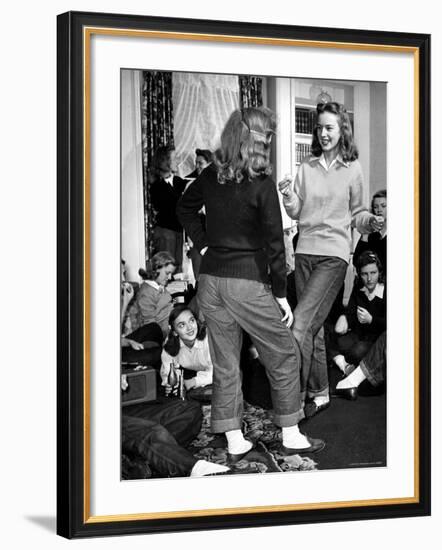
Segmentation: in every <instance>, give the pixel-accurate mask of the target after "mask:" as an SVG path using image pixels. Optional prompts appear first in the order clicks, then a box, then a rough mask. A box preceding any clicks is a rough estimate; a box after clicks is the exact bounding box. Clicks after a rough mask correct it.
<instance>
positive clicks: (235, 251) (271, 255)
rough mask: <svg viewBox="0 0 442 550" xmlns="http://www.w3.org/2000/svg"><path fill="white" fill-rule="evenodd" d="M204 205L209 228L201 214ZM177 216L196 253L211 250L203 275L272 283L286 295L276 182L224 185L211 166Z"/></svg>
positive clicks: (185, 197)
mask: <svg viewBox="0 0 442 550" xmlns="http://www.w3.org/2000/svg"><path fill="white" fill-rule="evenodd" d="M203 205H205V209H206V216H207V218H206V228H204V227H203V225H202V224H201V220H200V217H199V216H198V211H199V210H200V208H201V207H202V206H203ZM177 215H178V219H179V220H180V222H181V223H182V225H183V227H184V228H185V230H186V232H187V233H188V235H189V236H190V238H191V239H192V241H193V242H194V244H195V246H196V247H197V249H198V250H200V251H201V249H203V248H204V247H205V246H208V247H209V248H208V250H207V252H206V254H205V255H204V256H203V260H202V264H201V269H200V273H201V274H203V273H205V274H208V275H215V276H218V277H232V278H239V279H249V280H255V281H261V282H263V283H271V285H272V291H273V294H274V295H275V296H277V297H279V298H283V297H285V296H286V260H285V248H284V238H283V231H282V219H281V210H280V206H279V200H278V194H277V191H276V185H275V183H274V181H273V180H272V179H271V178H269V177H267V176H263V177H258V178H256V179H254V180H252V181H250V180H249V179H247V178H245V179H244V180H243V181H242V182H241V183H234V182H226V183H224V184H220V183H218V178H217V172H216V168H215V167H213V166H212V165H211V166H209V167H208V168H206V170H204V172H203V173H202V174H201V175H200V177H198V178H197V179H196V180H195V181H194V182H193V183H192V184H191V185H190V186H189V188H188V189H187V191H186V192H185V193H184V195H183V196H182V197H181V199H180V200H179V202H178V206H177Z"/></svg>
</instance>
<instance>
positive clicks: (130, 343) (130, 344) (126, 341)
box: [121, 336, 144, 351]
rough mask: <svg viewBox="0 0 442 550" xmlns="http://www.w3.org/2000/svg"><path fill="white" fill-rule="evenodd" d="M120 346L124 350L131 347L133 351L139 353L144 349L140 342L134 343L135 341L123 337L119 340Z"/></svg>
mask: <svg viewBox="0 0 442 550" xmlns="http://www.w3.org/2000/svg"><path fill="white" fill-rule="evenodd" d="M121 345H122V346H123V347H125V348H128V347H131V348H132V349H134V350H135V351H140V350H141V349H144V346H143V344H140V342H135V340H131V339H130V338H125V337H124V336H123V337H122V338H121Z"/></svg>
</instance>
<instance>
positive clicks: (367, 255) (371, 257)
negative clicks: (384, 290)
mask: <svg viewBox="0 0 442 550" xmlns="http://www.w3.org/2000/svg"><path fill="white" fill-rule="evenodd" d="M369 264H376V267H377V268H378V271H379V282H380V283H383V282H384V268H383V267H382V262H381V260H380V259H379V256H378V255H377V254H376V253H375V252H372V251H371V250H364V252H362V254H361V255H360V256H359V258H358V261H357V265H356V271H357V273H358V280H359V283H360V284H361V283H362V281H361V269H362V268H363V267H365V266H366V265H369Z"/></svg>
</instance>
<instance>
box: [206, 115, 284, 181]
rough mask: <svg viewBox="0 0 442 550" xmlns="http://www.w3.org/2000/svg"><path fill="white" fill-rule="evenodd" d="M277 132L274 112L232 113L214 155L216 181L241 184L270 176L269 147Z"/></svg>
mask: <svg viewBox="0 0 442 550" xmlns="http://www.w3.org/2000/svg"><path fill="white" fill-rule="evenodd" d="M275 129H276V119H275V115H274V113H273V112H272V111H271V110H270V109H267V108H265V107H247V108H245V109H237V110H236V111H233V113H232V114H231V115H230V118H229V120H228V121H227V123H226V125H225V127H224V130H223V131H222V134H221V147H220V148H219V149H218V150H217V151H216V152H215V155H214V157H215V158H214V162H215V164H216V166H217V168H218V181H219V182H220V183H225V182H226V181H233V182H236V183H240V182H241V181H242V180H243V179H244V177H245V176H246V177H248V178H249V179H253V178H256V177H258V176H264V175H266V176H268V175H269V174H271V173H272V167H271V164H270V144H271V140H272V136H273V134H274V133H275Z"/></svg>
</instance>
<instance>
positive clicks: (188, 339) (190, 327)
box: [173, 309, 198, 346]
mask: <svg viewBox="0 0 442 550" xmlns="http://www.w3.org/2000/svg"><path fill="white" fill-rule="evenodd" d="M173 330H174V331H175V332H176V333H177V334H178V337H179V338H180V340H182V341H183V342H184V343H185V344H186V345H188V346H190V345H193V344H194V342H195V340H196V336H197V334H198V324H197V322H196V319H195V317H194V315H193V313H192V312H191V311H190V310H188V309H186V310H185V311H183V312H182V313H180V314H179V315H178V317H177V318H176V319H175V321H174V322H173Z"/></svg>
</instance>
